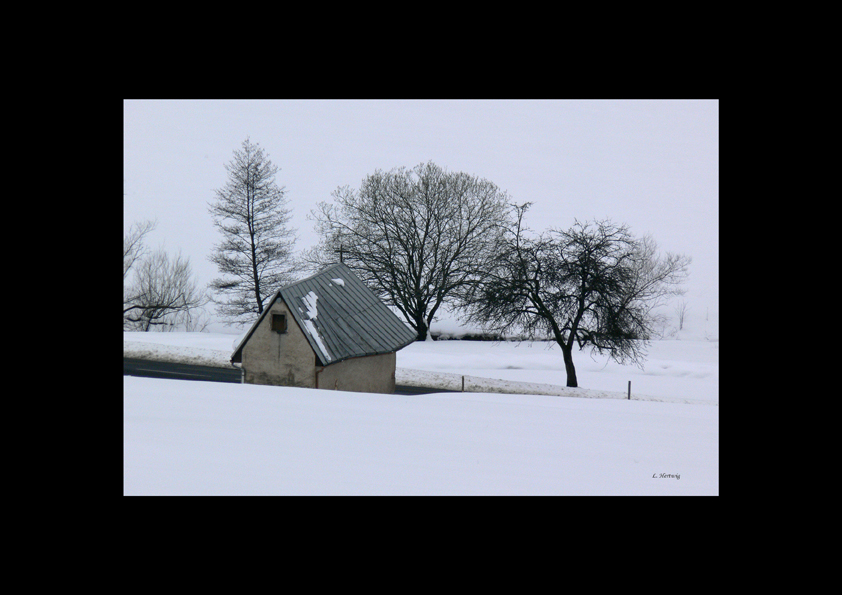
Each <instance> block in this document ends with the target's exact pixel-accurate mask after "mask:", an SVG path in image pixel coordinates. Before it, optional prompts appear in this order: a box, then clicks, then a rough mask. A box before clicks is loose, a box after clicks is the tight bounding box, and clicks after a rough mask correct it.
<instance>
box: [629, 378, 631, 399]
mask: <svg viewBox="0 0 842 595" xmlns="http://www.w3.org/2000/svg"><path fill="white" fill-rule="evenodd" d="M629 401H631V380H629Z"/></svg>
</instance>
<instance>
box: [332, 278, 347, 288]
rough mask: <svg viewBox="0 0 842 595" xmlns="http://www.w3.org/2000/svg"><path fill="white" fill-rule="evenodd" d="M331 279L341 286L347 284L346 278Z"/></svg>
mask: <svg viewBox="0 0 842 595" xmlns="http://www.w3.org/2000/svg"><path fill="white" fill-rule="evenodd" d="M331 281H333V282H334V283H336V284H337V285H339V286H340V287H341V286H344V285H345V279H331Z"/></svg>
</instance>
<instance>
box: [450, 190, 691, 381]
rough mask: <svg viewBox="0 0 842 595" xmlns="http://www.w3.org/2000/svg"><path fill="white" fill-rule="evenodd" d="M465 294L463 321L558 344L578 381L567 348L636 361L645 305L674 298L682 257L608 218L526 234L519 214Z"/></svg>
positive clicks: (648, 327) (644, 338) (645, 326)
mask: <svg viewBox="0 0 842 595" xmlns="http://www.w3.org/2000/svg"><path fill="white" fill-rule="evenodd" d="M528 206H529V204H528V203H527V204H525V205H523V206H520V207H516V217H515V219H516V224H515V225H514V226H513V228H512V229H510V230H508V232H507V233H506V235H505V239H504V241H503V242H501V245H500V249H499V251H498V252H497V256H496V258H495V259H494V260H493V262H492V263H491V264H492V266H490V267H488V268H487V270H486V271H485V274H484V276H483V278H482V279H481V281H480V282H478V283H477V284H476V285H474V286H473V288H472V291H471V292H470V294H468V295H467V296H466V299H465V302H464V311H465V313H466V317H467V320H468V321H470V322H474V323H478V324H480V325H482V326H483V327H484V328H485V329H487V330H493V331H495V332H498V333H505V332H508V331H510V330H512V329H518V330H520V331H522V332H525V333H526V334H527V336H529V337H532V338H536V337H540V338H546V337H551V338H552V339H553V340H555V342H556V343H557V344H558V345H559V347H561V351H562V356H563V358H564V365H565V369H566V372H567V386H570V387H576V386H578V380H577V378H576V368H575V366H574V364H573V348H574V346H576V345H578V347H579V349H580V350H581V349H584V348H585V347H590V348H591V349H592V350H593V351H595V352H597V353H607V354H608V355H609V356H610V357H611V358H612V359H613V360H615V361H617V362H618V363H623V364H625V363H634V364H636V365H639V366H642V363H643V361H644V360H645V356H646V351H645V347H646V345H647V342H648V340H649V339H650V337H651V336H652V334H653V331H654V329H655V327H656V324H657V322H658V320H657V316H656V315H655V314H654V313H653V309H654V308H656V307H658V306H660V305H662V304H663V302H664V300H665V299H666V298H667V297H668V296H672V295H680V294H681V293H683V291H682V290H681V288H680V285H681V283H682V282H683V281H684V280H685V279H686V276H687V268H688V266H689V264H690V258H689V257H686V256H683V255H678V254H671V253H667V254H666V255H664V256H659V254H658V251H657V245H656V243H655V241H654V240H653V239H652V238H651V237H648V236H646V237H643V238H634V237H633V236H632V235H631V234H630V232H629V230H628V228H627V227H626V226H625V225H616V224H614V223H612V222H610V221H595V222H589V223H580V222H578V221H576V223H575V224H574V225H573V226H572V227H571V228H570V229H568V230H563V231H561V230H549V231H548V232H547V233H545V234H544V235H541V236H538V237H527V236H528V235H529V232H528V230H527V229H526V228H525V227H524V226H523V215H524V213H525V211H526V210H527V209H528Z"/></svg>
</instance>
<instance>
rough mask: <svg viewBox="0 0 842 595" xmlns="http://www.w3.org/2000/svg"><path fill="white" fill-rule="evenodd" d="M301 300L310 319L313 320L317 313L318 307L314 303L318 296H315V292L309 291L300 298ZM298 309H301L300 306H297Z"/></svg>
mask: <svg viewBox="0 0 842 595" xmlns="http://www.w3.org/2000/svg"><path fill="white" fill-rule="evenodd" d="M301 301H302V302H304V305H305V306H307V312H306V313H307V316H308V317H309V318H310V320H313V319H314V318H315V317H316V316H318V315H319V309H318V307H317V305H316V304H317V302H318V301H319V296H317V295H316V293H315V292H313V291H311V292H310V293H308V294H307V295H305V296H304V297H303V298H301ZM299 310H301V308H299Z"/></svg>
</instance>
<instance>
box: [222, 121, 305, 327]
mask: <svg viewBox="0 0 842 595" xmlns="http://www.w3.org/2000/svg"><path fill="white" fill-rule="evenodd" d="M225 169H226V170H227V171H228V182H227V183H226V184H225V186H224V187H223V188H221V189H219V190H216V201H215V202H214V203H212V204H211V205H210V208H209V211H210V214H211V216H212V217H213V223H214V225H215V226H216V227H217V229H219V231H220V232H222V236H223V240H222V242H221V243H219V244H217V245H216V246H214V251H213V254H212V255H211V256H210V257H209V260H210V261H211V262H213V263H215V264H216V265H217V267H218V269H219V272H220V273H221V275H222V276H221V277H219V278H218V279H214V280H213V281H212V282H211V284H210V287H211V289H212V290H214V291H215V292H216V296H215V297H214V302H215V303H216V306H217V312H218V313H219V314H220V316H222V318H223V319H225V320H227V321H229V322H232V323H237V324H244V323H248V322H251V321H253V319H254V317H255V315H259V314H261V313H262V312H263V307H264V302H265V301H266V299H268V298H269V297H270V296H271V295H272V294H273V293H274V292H275V291H276V290H277V289H278V288H279V287H281V286H282V285H284V284H286V283H289V282H290V281H292V280H293V266H294V265H293V249H294V246H295V230H293V229H291V228H290V227H289V222H290V219H291V217H292V216H291V210H290V209H289V208H287V202H288V200H287V198H286V194H285V191H284V188H283V187H280V186H278V184H277V183H276V182H275V174H277V172H278V169H279V168H278V167H277V166H275V165H273V164H272V162H271V161H270V160H269V158H268V155H266V153H265V152H264V151H263V149H262V148H261V147H260V146H259V145H258V144H256V143H252V142H251V141H250V140H249V139H248V138H247V139H246V140H245V141H244V142H243V145H242V148H241V149H240V150H236V151H234V158H233V159H232V161H231V162H230V163H229V164H227V165H226V166H225Z"/></svg>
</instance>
